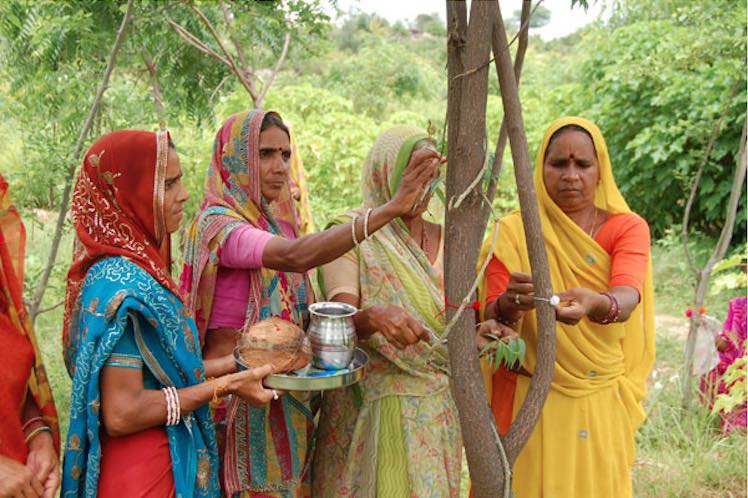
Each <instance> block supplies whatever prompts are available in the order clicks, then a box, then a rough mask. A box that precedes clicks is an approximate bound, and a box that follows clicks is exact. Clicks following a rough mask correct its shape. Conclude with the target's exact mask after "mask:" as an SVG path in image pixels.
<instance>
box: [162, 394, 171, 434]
mask: <svg viewBox="0 0 748 498" xmlns="http://www.w3.org/2000/svg"><path fill="white" fill-rule="evenodd" d="M161 392H162V393H164V399H165V400H166V425H171V416H172V401H171V390H170V389H169V388H168V387H164V388H163V389H161Z"/></svg>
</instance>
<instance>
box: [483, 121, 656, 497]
mask: <svg viewBox="0 0 748 498" xmlns="http://www.w3.org/2000/svg"><path fill="white" fill-rule="evenodd" d="M534 183H535V190H536V192H537V196H538V205H539V208H540V218H541V222H542V227H543V235H544V238H545V244H546V250H547V252H548V260H549V265H550V270H551V279H552V282H553V288H554V291H555V292H556V293H557V294H559V296H560V298H561V301H562V304H561V306H559V307H558V308H557V310H556V317H557V320H558V322H559V323H558V326H557V329H556V338H557V344H558V346H557V356H556V366H555V370H554V373H553V382H552V385H551V390H550V393H549V395H548V399H547V401H546V403H545V406H544V408H543V412H542V414H541V416H540V419H539V421H538V424H537V426H536V427H535V429H534V431H533V433H532V435H531V437H530V439H529V441H528V443H527V445H526V446H525V448H524V449H523V450H522V452H521V453H520V455H519V458H518V459H517V462H516V463H515V465H514V476H513V490H514V492H515V496H517V497H518V498H528V497H540V496H544V497H550V496H552V497H554V498H555V497H569V498H571V497H574V498H583V497H603V496H604V497H628V496H631V495H632V487H631V467H632V464H633V462H634V435H635V432H636V430H637V428H638V427H639V426H640V425H641V423H642V422H643V420H644V410H643V408H642V405H641V402H642V400H643V398H644V396H645V392H646V384H645V381H646V378H647V375H648V374H649V371H650V370H651V368H652V365H653V362H654V354H655V345H654V302H653V291H652V276H651V275H652V272H651V260H650V255H649V229H648V226H647V224H646V222H645V221H644V220H643V219H641V218H640V217H639V216H637V215H636V214H635V213H633V212H631V210H630V209H629V207H628V205H627V204H626V201H625V200H624V199H623V197H622V196H621V194H620V192H619V191H618V188H617V186H616V184H615V180H614V178H613V172H612V168H611V163H610V159H609V157H608V150H607V147H606V145H605V141H604V139H603V137H602V134H601V133H600V130H599V129H598V128H597V126H595V125H594V124H593V123H591V122H589V121H587V120H584V119H581V118H573V117H570V118H561V119H559V120H556V121H555V122H553V123H552V124H551V125H550V126H549V128H548V130H547V131H546V133H545V136H544V137H543V142H542V144H541V147H540V149H539V151H538V155H537V158H536V161H535V175H534ZM489 240H490V238H489ZM487 252H488V244H485V245H484V252H483V258H482V259H483V260H485V259H484V258H485V257H489V255H488V254H487ZM491 258H492V259H491V261H490V263H489V266H488V271H487V272H486V277H485V279H484V281H483V285H482V293H481V298H482V300H483V305H484V312H485V314H486V317H488V318H497V319H498V320H500V321H502V322H504V323H506V324H510V325H512V326H513V327H515V328H516V329H517V330H518V331H519V333H520V335H521V336H522V337H523V338H524V339H525V341H526V342H527V356H526V359H525V362H524V363H523V365H522V367H523V368H522V369H520V374H519V375H517V374H515V373H512V372H508V371H506V370H500V371H498V372H496V373H495V374H494V376H493V381H492V388H493V389H492V391H493V392H492V396H491V397H492V409H493V412H494V415H495V416H496V418H497V424H498V425H499V427H500V429H503V430H506V427H507V425H508V422H509V420H510V417H512V416H516V413H517V410H518V409H519V407H520V406H521V404H522V402H523V401H524V398H525V395H526V393H527V389H528V387H529V384H530V378H529V376H531V375H532V372H533V371H534V370H535V365H536V353H537V329H536V318H535V311H534V308H535V303H536V300H535V299H534V296H533V294H534V293H533V285H532V279H531V277H530V270H531V269H530V263H529V258H528V254H527V248H526V245H525V236H524V229H523V226H522V220H521V218H520V216H519V212H515V213H512V214H510V215H508V216H506V217H505V218H503V219H502V220H501V222H500V225H499V240H498V244H497V245H496V249H495V251H494V253H493V255H491ZM540 305H547V304H545V303H543V304H540Z"/></svg>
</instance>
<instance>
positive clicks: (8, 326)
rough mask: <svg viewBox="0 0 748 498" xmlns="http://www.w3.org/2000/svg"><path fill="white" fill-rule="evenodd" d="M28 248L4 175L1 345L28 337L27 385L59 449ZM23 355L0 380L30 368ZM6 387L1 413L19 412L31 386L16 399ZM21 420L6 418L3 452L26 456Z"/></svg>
mask: <svg viewBox="0 0 748 498" xmlns="http://www.w3.org/2000/svg"><path fill="white" fill-rule="evenodd" d="M25 248H26V229H25V228H24V226H23V222H22V221H21V217H20V216H19V214H18V211H17V210H16V208H15V206H14V205H13V203H12V202H11V199H10V195H9V194H8V182H6V181H5V178H4V177H3V176H2V175H0V315H2V316H0V328H2V330H0V344H2V345H3V347H6V346H7V345H9V344H13V345H14V347H16V348H17V347H18V344H19V343H18V342H17V341H15V339H17V337H11V336H6V337H4V338H3V337H2V334H3V333H6V334H7V333H8V332H10V333H11V334H18V336H21V337H25V338H26V339H28V341H29V343H30V348H29V349H31V350H33V360H32V361H31V371H30V372H28V371H24V375H26V374H29V373H30V375H29V378H28V381H27V382H26V385H27V388H28V391H29V392H30V393H31V396H32V397H33V398H34V403H35V404H36V406H37V408H38V409H39V412H40V413H41V416H42V417H43V419H44V423H45V424H47V425H48V426H49V427H50V428H51V429H52V437H53V439H54V443H55V449H56V450H57V451H59V448H60V433H59V426H58V424H57V411H56V410H55V403H54V400H53V399H52V389H51V388H50V386H49V381H48V378H47V372H46V370H45V369H44V363H43V362H42V355H41V353H40V351H39V346H38V344H37V341H36V336H35V335H34V328H33V326H32V324H31V319H30V318H29V315H28V313H26V307H25V306H24V305H23V262H24V261H23V259H24V253H25ZM2 339H5V340H2ZM8 339H11V341H8ZM22 356H23V355H22V353H21V351H19V350H18V349H16V350H15V351H14V354H13V358H12V360H11V361H10V362H6V363H4V364H2V365H0V379H3V381H4V382H5V381H7V380H8V379H11V378H13V376H14V375H17V374H18V369H19V368H28V364H26V365H25V366H24V367H21V366H20V365H22V364H24V358H22ZM14 370H16V371H14ZM3 387H5V388H6V389H2V388H0V404H3V406H0V413H3V414H7V413H14V414H16V413H18V407H19V406H20V405H21V404H22V400H23V396H25V395H26V390H27V389H26V388H23V393H20V394H21V397H20V398H15V397H13V396H12V395H11V396H8V389H9V386H8V385H7V383H6V385H4V386H3ZM21 422H22V421H21V420H20V419H19V418H15V420H14V417H8V418H5V419H3V420H2V422H0V440H2V442H3V444H4V446H3V447H2V448H0V455H10V456H12V457H13V456H16V457H19V456H22V457H23V459H25V455H26V450H27V447H26V444H25V442H24V440H23V431H22V429H21ZM17 459H18V458H17ZM21 461H23V460H21Z"/></svg>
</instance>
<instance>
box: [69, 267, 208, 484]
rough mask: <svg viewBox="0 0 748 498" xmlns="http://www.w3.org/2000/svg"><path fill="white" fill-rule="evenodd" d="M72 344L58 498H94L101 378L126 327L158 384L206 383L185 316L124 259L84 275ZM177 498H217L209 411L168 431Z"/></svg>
mask: <svg viewBox="0 0 748 498" xmlns="http://www.w3.org/2000/svg"><path fill="white" fill-rule="evenodd" d="M76 308H77V309H76V313H75V314H74V318H75V321H76V324H75V325H77V326H74V327H73V329H74V330H76V331H77V333H76V334H75V336H72V337H70V338H69V346H68V351H66V355H67V357H68V358H69V359H70V360H71V367H72V373H73V390H72V394H71V400H70V429H69V431H68V437H67V444H66V448H65V454H64V455H65V456H64V463H63V482H62V496H63V497H65V498H67V497H95V496H96V494H97V488H98V480H99V474H100V464H101V441H100V437H99V431H100V430H101V429H102V420H101V417H100V406H101V391H100V388H99V380H100V377H99V376H100V374H101V370H102V368H103V367H104V365H105V363H106V362H107V359H108V358H109V357H110V355H111V354H112V351H113V350H114V348H115V345H116V344H117V342H118V341H119V340H120V338H121V337H122V336H123V334H124V332H125V330H126V329H127V327H128V325H130V326H132V327H133V331H134V336H135V342H136V343H137V347H138V350H139V351H140V354H141V356H142V358H143V362H144V364H145V366H146V367H147V369H148V370H149V372H150V373H152V374H153V377H155V379H156V380H157V381H158V383H159V384H160V385H161V387H163V386H175V387H176V388H177V389H181V388H184V387H188V386H191V385H195V384H199V383H200V382H203V381H204V380H205V372H204V370H203V365H202V359H201V356H200V352H199V347H198V346H197V331H196V329H195V324H194V321H193V319H192V318H191V317H190V315H189V312H188V310H187V309H186V308H185V307H184V306H183V304H182V303H181V302H180V300H179V299H177V297H176V296H175V295H174V294H173V293H172V292H170V291H169V290H168V289H166V288H165V287H164V286H163V285H161V284H160V283H159V282H158V281H157V280H156V279H155V278H153V277H152V276H151V275H150V274H149V273H148V272H146V271H145V270H143V269H142V268H141V267H140V266H138V265H136V264H134V263H133V262H132V261H130V260H129V259H127V258H124V257H110V258H105V259H102V260H100V261H98V262H97V263H95V264H94V265H93V266H91V267H90V269H89V270H88V272H87V274H86V277H85V280H84V282H83V286H82V289H81V294H80V301H79V306H77V307H76ZM166 432H167V436H168V440H169V450H170V454H171V460H172V468H173V476H174V484H175V488H176V496H177V497H180V498H188V497H195V498H197V497H217V496H219V494H220V491H219V487H218V476H217V469H218V451H217V447H216V439H215V432H214V429H213V422H212V420H211V415H210V411H209V408H208V406H207V405H205V406H202V407H200V408H199V409H197V410H195V411H194V412H192V413H191V414H189V415H185V416H183V417H182V420H181V421H180V423H179V424H178V425H175V426H168V427H166Z"/></svg>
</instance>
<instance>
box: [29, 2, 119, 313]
mask: <svg viewBox="0 0 748 498" xmlns="http://www.w3.org/2000/svg"><path fill="white" fill-rule="evenodd" d="M132 6H133V0H128V2H127V8H126V10H125V15H124V16H123V17H122V22H121V23H120V26H119V30H118V31H117V37H116V38H115V40H114V46H113V47H112V50H111V52H110V53H109V61H108V62H107V65H106V69H104V75H103V77H102V79H101V83H100V84H99V88H98V90H97V91H96V96H95V97H94V100H93V102H92V103H91V108H90V109H89V111H88V116H87V117H86V120H85V121H84V122H83V128H82V129H81V132H80V135H79V136H78V140H77V141H76V143H75V147H74V148H73V155H72V157H71V160H70V165H69V166H68V169H67V172H66V175H65V189H64V190H63V192H62V200H61V201H60V214H59V216H58V218H57V225H56V226H55V233H54V236H53V238H52V247H51V248H50V250H49V258H48V259H47V266H46V267H45V268H44V272H43V273H42V276H41V278H40V279H39V283H38V284H37V286H36V290H35V291H34V296H33V297H32V298H31V306H30V307H29V316H30V317H31V320H32V322H33V321H35V320H36V317H37V315H38V312H39V308H40V306H41V303H42V299H43V298H44V292H45V291H46V289H47V283H48V282H49V277H50V275H51V274H52V269H53V268H54V265H55V261H56V259H57V251H58V250H59V249H60V240H61V239H62V232H63V227H64V225H65V217H66V216H67V211H68V205H69V204H70V194H71V191H72V188H73V179H74V178H75V172H76V170H77V162H78V160H79V159H80V155H81V150H82V148H83V143H84V142H85V140H86V137H88V133H89V131H90V130H91V125H92V124H93V121H94V118H95V117H96V114H97V113H98V111H99V105H100V104H101V99H102V97H103V96H104V92H105V91H106V89H107V87H108V85H109V78H110V76H111V75H112V70H113V69H114V66H115V64H116V62H117V54H118V53H119V50H120V48H121V47H122V44H123V42H124V40H125V34H126V31H127V26H128V24H129V22H130V19H131V18H132Z"/></svg>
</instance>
